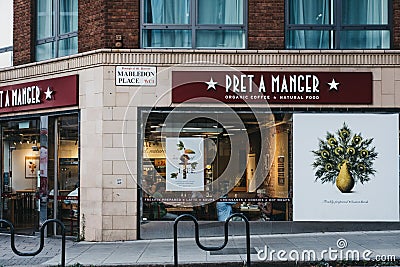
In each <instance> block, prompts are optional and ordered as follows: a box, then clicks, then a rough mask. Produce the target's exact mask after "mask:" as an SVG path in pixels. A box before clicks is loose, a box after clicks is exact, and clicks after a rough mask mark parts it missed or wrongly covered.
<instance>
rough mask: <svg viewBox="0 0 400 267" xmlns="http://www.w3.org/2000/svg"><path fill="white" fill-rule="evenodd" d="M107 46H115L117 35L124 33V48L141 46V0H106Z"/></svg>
mask: <svg viewBox="0 0 400 267" xmlns="http://www.w3.org/2000/svg"><path fill="white" fill-rule="evenodd" d="M106 6H107V13H106V17H107V22H108V25H107V27H106V36H105V47H106V48H115V35H117V34H118V35H122V44H123V48H139V27H140V3H139V0H113V1H106Z"/></svg>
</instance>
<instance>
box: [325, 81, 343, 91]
mask: <svg viewBox="0 0 400 267" xmlns="http://www.w3.org/2000/svg"><path fill="white" fill-rule="evenodd" d="M328 84H329V86H330V87H329V91H330V90H336V91H337V90H338V88H337V87H338V85H339V84H340V83H337V82H336V81H335V79H334V78H333V79H332V82H330V83H328Z"/></svg>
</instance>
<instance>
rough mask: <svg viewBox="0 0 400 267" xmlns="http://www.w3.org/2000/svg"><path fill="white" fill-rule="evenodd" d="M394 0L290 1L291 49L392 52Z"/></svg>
mask: <svg viewBox="0 0 400 267" xmlns="http://www.w3.org/2000/svg"><path fill="white" fill-rule="evenodd" d="M391 3H392V1H391V0H348V1H347V0H346V1H343V0H287V5H286V6H287V10H286V12H287V15H286V47H287V48H289V49H389V48H390V43H391V41H390V39H391V25H390V8H389V7H390V6H391Z"/></svg>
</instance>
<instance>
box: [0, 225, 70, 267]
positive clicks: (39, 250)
mask: <svg viewBox="0 0 400 267" xmlns="http://www.w3.org/2000/svg"><path fill="white" fill-rule="evenodd" d="M49 223H56V224H58V225H59V226H60V227H61V235H62V239H61V267H65V225H64V224H63V223H62V222H61V221H60V220H57V219H50V220H47V221H45V222H44V223H43V225H42V226H41V227H40V245H39V248H38V250H36V251H32V252H22V251H19V250H17V248H16V247H15V229H14V225H13V224H12V223H11V222H9V221H7V220H4V219H0V225H2V224H6V225H7V226H8V227H10V236H11V249H12V251H13V252H14V253H15V254H17V255H18V256H36V255H38V254H39V253H40V252H42V250H43V247H44V230H45V229H46V226H47V225H48V224H49Z"/></svg>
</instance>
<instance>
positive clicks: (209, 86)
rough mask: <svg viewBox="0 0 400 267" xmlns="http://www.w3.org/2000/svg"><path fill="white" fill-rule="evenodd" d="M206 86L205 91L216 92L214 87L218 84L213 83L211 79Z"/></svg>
mask: <svg viewBox="0 0 400 267" xmlns="http://www.w3.org/2000/svg"><path fill="white" fill-rule="evenodd" d="M206 84H207V85H208V87H207V91H208V90H210V89H214V90H215V91H216V90H217V88H215V86H216V85H217V84H218V83H217V82H214V81H213V78H212V77H211V80H210V81H209V82H206Z"/></svg>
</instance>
